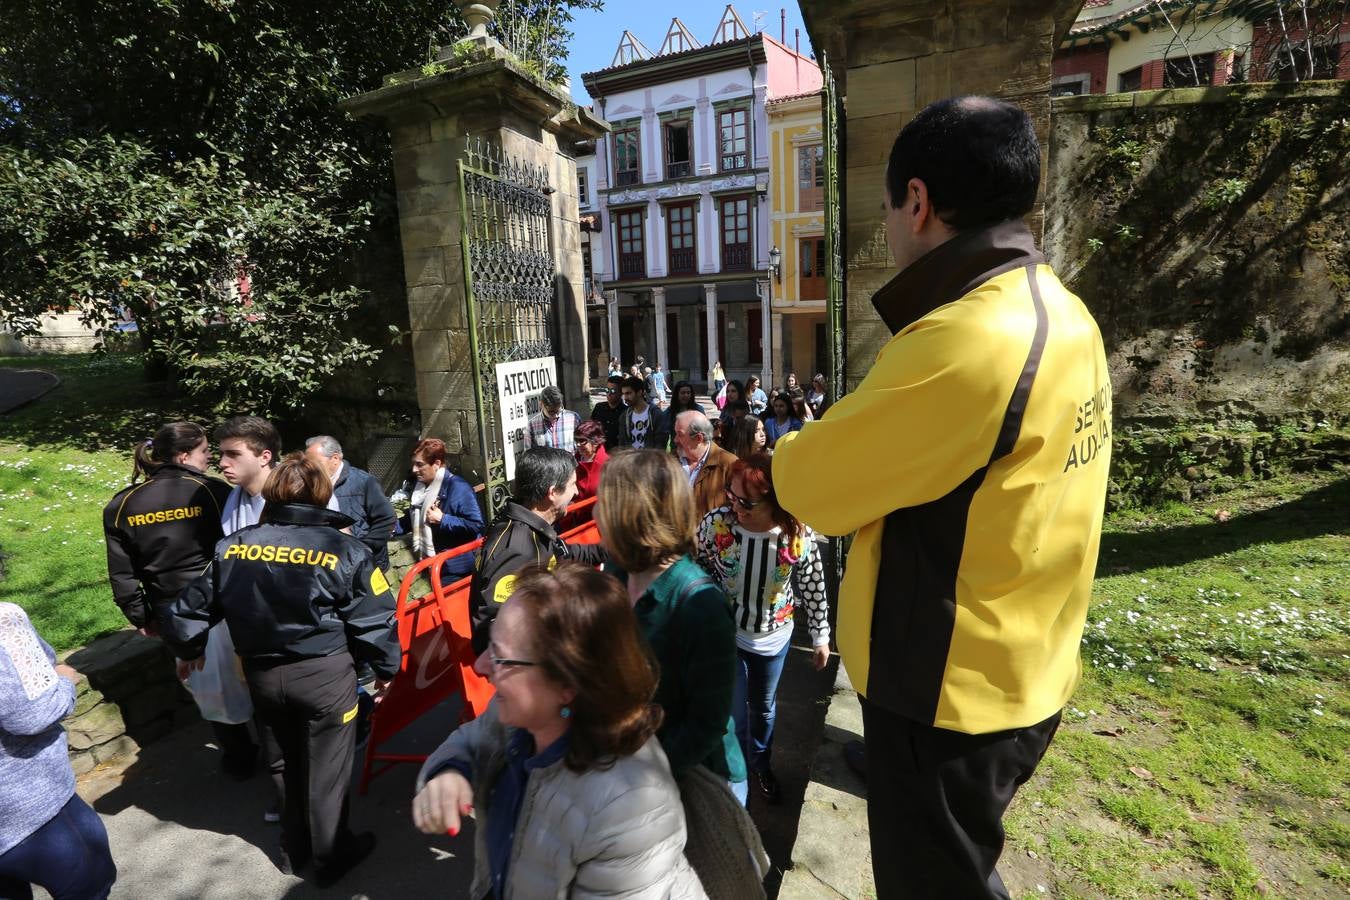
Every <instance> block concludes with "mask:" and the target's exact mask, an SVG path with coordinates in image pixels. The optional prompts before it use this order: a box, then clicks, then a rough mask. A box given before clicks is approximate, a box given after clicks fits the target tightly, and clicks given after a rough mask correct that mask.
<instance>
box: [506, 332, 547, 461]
mask: <svg viewBox="0 0 1350 900" xmlns="http://www.w3.org/2000/svg"><path fill="white" fill-rule="evenodd" d="M557 383H558V364H557V361H556V360H555V359H554V358H553V357H552V356H541V357H539V358H538V359H518V360H516V361H514V362H506V363H498V364H497V408H498V409H499V410H501V419H502V449H503V451H504V456H505V457H506V479H507V481H510V480H511V479H512V478H515V477H516V456H518V455H519V454H521V453H524V452H525V448H527V447H529V446H530V435H529V428H528V426H529V424H530V416H532V415H534V414H535V413H537V412H539V392H540V391H542V390H543V389H544V388H546V387H548V386H549V385H550V384H557Z"/></svg>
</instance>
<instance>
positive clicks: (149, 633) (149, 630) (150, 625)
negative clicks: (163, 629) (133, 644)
mask: <svg viewBox="0 0 1350 900" xmlns="http://www.w3.org/2000/svg"><path fill="white" fill-rule="evenodd" d="M136 633H137V634H139V635H140V636H141V637H148V638H152V637H159V629H158V628H156V627H155V623H154V622H146V623H145V624H144V625H142V626H141V627H140V628H137V629H136Z"/></svg>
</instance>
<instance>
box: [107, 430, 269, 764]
mask: <svg viewBox="0 0 1350 900" xmlns="http://www.w3.org/2000/svg"><path fill="white" fill-rule="evenodd" d="M210 462H211V457H210V451H209V444H208V443H207V439H206V430H205V429H204V428H202V427H201V426H200V425H196V424H194V423H192V422H170V423H169V424H167V425H165V426H164V427H163V428H161V429H159V431H158V432H157V433H156V434H155V437H154V439H153V440H150V441H146V442H145V443H144V444H142V445H141V446H139V447H137V448H136V453H135V468H134V470H133V473H132V483H131V486H130V487H127V488H125V489H124V490H122V491H119V492H118V494H117V496H115V497H113V498H112V502H111V503H109V504H108V505H107V507H106V508H105V509H104V510H103V534H104V537H105V539H106V541H107V545H108V580H109V581H110V582H112V591H113V600H114V601H116V603H117V605H118V606H119V607H120V608H121V610H122V613H123V615H125V616H126V617H127V620H128V621H129V622H131V624H132V625H135V626H136V627H137V628H138V629H140V631H141V634H144V635H154V634H157V633H158V631H159V628H158V626H157V621H156V620H157V618H158V616H159V615H160V614H162V613H163V612H164V610H165V609H166V608H167V607H168V605H169V604H170V603H172V602H173V600H174V599H175V598H176V597H177V596H178V594H179V592H180V591H182V589H183V588H184V587H185V586H186V585H187V584H188V582H190V581H191V580H192V579H193V578H195V577H197V575H199V574H200V573H201V571H202V569H204V568H206V564H207V563H209V562H210V561H211V555H212V553H213V552H214V551H215V546H216V541H218V540H220V538H221V535H222V532H221V528H220V514H221V509H222V508H223V507H224V505H225V498H226V497H227V496H229V493H230V486H229V485H227V484H225V483H224V482H223V481H219V480H217V479H215V478H208V477H206V476H205V475H204V474H202V473H203V472H204V471H205V470H206V467H207V466H208V465H210ZM142 478H144V479H145V480H144V481H141V480H140V479H142ZM138 482H139V483H138ZM211 726H212V728H213V729H214V730H215V737H216V743H217V744H219V745H220V748H221V751H222V757H221V769H222V770H224V772H225V773H226V774H227V775H231V776H233V777H236V778H247V777H249V776H250V775H252V774H253V766H254V761H255V760H256V759H257V756H258V745H257V744H255V743H254V742H253V737H252V735H250V734H249V730H248V726H247V725H245V724H231V723H228V722H212V723H211Z"/></svg>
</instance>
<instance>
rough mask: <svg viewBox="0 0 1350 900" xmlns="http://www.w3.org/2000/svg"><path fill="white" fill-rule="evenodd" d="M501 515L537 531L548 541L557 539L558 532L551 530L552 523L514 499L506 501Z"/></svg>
mask: <svg viewBox="0 0 1350 900" xmlns="http://www.w3.org/2000/svg"><path fill="white" fill-rule="evenodd" d="M502 516H504V517H505V518H507V519H513V520H515V521H517V522H519V523H520V524H522V525H525V526H527V527H529V528H531V529H533V530H534V531H537V532H539V533H540V534H541V535H543V537H544V538H545V539H546V540H548V541H550V542H551V541H556V540H557V539H558V532H556V531H554V530H553V526H552V525H550V524H548V523H547V522H545V521H544V520H543V519H542V518H540V516H539V513H537V512H535V511H534V510H532V509H530V508H529V507H527V506H524V505H522V504H520V503H517V502H516V501H514V500H508V501H506V508H505V509H503V510H502Z"/></svg>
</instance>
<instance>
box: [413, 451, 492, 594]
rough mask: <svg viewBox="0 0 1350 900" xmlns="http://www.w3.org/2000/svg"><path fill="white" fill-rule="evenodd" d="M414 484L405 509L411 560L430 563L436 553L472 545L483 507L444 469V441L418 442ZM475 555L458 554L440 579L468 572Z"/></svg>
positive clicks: (449, 579)
mask: <svg viewBox="0 0 1350 900" xmlns="http://www.w3.org/2000/svg"><path fill="white" fill-rule="evenodd" d="M412 470H413V478H414V480H415V483H416V486H415V487H414V488H413V492H412V499H411V502H410V504H409V507H408V524H409V530H410V531H411V532H412V539H413V540H412V543H413V556H414V557H415V558H416V559H430V558H431V557H433V556H435V555H436V554H438V553H443V552H445V551H446V550H452V549H454V548H455V547H463V546H464V545H465V544H472V543H473V542H474V541H476V540H478V539H479V538H480V537H482V536H483V527H484V522H483V509H482V507H480V506H479V505H478V497H477V496H476V495H475V494H474V492H473V487H472V486H470V484H469V482H468V481H466V480H464V479H463V478H461V477H460V476H458V475H456V474H455V473H454V472H451V471H450V469H449V468H448V467H447V466H446V465H445V442H444V441H442V440H440V439H439V438H423V439H422V440H421V441H418V443H417V446H416V447H414V448H413V452H412ZM473 560H474V554H472V553H462V554H460V555H459V556H456V557H452V558H451V559H447V560H446V561H445V562H444V564H442V566H441V581H442V582H444V583H445V584H450V583H451V582H453V581H456V580H458V579H460V578H463V577H464V576H465V575H468V574H469V573H470V572H472V571H473Z"/></svg>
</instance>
